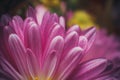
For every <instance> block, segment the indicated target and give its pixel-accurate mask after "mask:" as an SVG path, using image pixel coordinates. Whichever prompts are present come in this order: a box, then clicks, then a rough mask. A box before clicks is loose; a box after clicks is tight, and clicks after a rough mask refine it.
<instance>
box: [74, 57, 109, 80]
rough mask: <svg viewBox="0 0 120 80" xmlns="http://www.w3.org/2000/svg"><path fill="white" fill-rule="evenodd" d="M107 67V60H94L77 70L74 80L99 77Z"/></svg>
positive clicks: (81, 65)
mask: <svg viewBox="0 0 120 80" xmlns="http://www.w3.org/2000/svg"><path fill="white" fill-rule="evenodd" d="M106 67H107V60H106V59H94V60H91V61H88V62H86V63H83V64H80V66H79V67H78V68H77V69H76V71H77V73H76V74H75V77H73V78H74V79H76V78H79V79H80V80H88V79H93V78H94V77H97V76H98V75H99V74H100V73H101V72H103V71H104V70H105V69H106Z"/></svg>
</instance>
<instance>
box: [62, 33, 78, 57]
mask: <svg viewBox="0 0 120 80" xmlns="http://www.w3.org/2000/svg"><path fill="white" fill-rule="evenodd" d="M78 38H79V36H78V34H77V32H75V31H73V32H70V33H69V34H67V35H66V37H65V46H64V53H63V56H64V55H66V53H68V52H69V50H71V49H72V48H73V47H75V46H77V45H78Z"/></svg>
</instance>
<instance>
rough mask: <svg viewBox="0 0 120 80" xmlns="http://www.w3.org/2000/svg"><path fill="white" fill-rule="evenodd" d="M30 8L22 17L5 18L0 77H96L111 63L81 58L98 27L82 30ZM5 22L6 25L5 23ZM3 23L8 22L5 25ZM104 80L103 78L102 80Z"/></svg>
mask: <svg viewBox="0 0 120 80" xmlns="http://www.w3.org/2000/svg"><path fill="white" fill-rule="evenodd" d="M38 15H39V13H38V12H36V10H34V9H32V8H29V10H28V11H27V17H26V18H25V20H23V19H22V18H21V17H20V16H14V17H13V18H12V20H10V19H9V18H8V17H6V16H4V17H3V18H2V22H1V23H0V24H1V28H2V29H3V30H2V32H1V34H0V44H1V46H0V68H1V69H0V80H95V79H97V78H102V75H103V72H104V70H105V69H106V67H107V65H108V60H107V59H104V58H96V59H91V60H88V61H86V62H82V63H81V60H82V59H83V57H84V56H85V55H86V52H87V51H88V50H89V48H90V47H91V45H92V43H93V41H94V38H95V28H90V29H88V30H85V31H81V30H80V28H79V26H77V25H74V26H73V27H71V28H70V29H68V30H66V29H65V20H64V18H63V17H58V16H57V15H56V14H50V13H49V12H46V13H45V14H44V16H41V18H40V17H39V18H40V20H41V19H42V20H41V21H39V19H38V18H37V17H38ZM5 24H6V25H5ZM3 25H5V26H4V27H3ZM101 80H102V79H101Z"/></svg>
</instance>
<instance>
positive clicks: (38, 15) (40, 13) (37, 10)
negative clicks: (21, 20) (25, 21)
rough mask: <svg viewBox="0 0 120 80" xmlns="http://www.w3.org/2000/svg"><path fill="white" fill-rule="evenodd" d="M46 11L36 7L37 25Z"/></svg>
mask: <svg viewBox="0 0 120 80" xmlns="http://www.w3.org/2000/svg"><path fill="white" fill-rule="evenodd" d="M46 11H47V9H46V8H45V7H44V6H42V5H38V6H36V18H37V22H38V24H39V25H41V23H42V20H43V16H44V14H45V13H46Z"/></svg>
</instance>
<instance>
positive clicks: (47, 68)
mask: <svg viewBox="0 0 120 80" xmlns="http://www.w3.org/2000/svg"><path fill="white" fill-rule="evenodd" d="M57 62H58V59H57V55H56V52H55V51H53V52H51V53H50V54H48V55H47V56H46V59H45V62H44V66H43V73H44V74H45V76H47V77H46V79H45V80H48V79H49V78H50V79H52V78H53V76H54V74H55V71H56V69H57V66H58V63H57Z"/></svg>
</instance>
